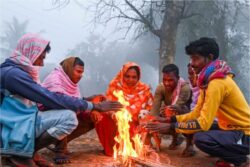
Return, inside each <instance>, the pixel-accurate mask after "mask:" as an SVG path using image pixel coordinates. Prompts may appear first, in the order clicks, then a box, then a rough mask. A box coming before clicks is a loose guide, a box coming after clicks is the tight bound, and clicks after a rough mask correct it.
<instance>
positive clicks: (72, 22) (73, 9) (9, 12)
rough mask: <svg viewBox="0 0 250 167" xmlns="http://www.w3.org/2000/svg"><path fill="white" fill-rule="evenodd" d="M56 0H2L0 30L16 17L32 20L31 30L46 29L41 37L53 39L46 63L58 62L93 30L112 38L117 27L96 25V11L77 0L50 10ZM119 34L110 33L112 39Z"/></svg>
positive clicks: (22, 19) (21, 19) (30, 23)
mask: <svg viewBox="0 0 250 167" xmlns="http://www.w3.org/2000/svg"><path fill="white" fill-rule="evenodd" d="M94 1H95V0H92V1H89V0H88V1H87V0H83V1H81V3H82V4H84V5H85V6H88V5H89V3H90V2H94ZM52 2H53V0H0V33H3V32H4V29H5V27H4V22H5V21H7V22H9V21H12V18H13V17H14V16H15V17H16V18H17V19H18V20H19V21H21V22H23V21H25V20H29V25H28V28H27V29H28V32H32V33H36V32H39V31H41V30H42V31H44V33H42V34H41V36H43V37H45V38H46V39H48V40H50V41H51V47H52V50H51V53H50V54H49V56H48V58H47V59H46V61H47V62H56V61H58V58H59V59H60V57H62V56H63V57H64V56H65V54H66V51H67V50H68V49H70V48H73V47H74V46H75V45H76V44H78V43H79V42H81V41H86V37H87V36H88V35H89V34H90V33H95V34H101V35H102V36H104V37H108V36H109V37H110V35H111V34H112V33H113V30H114V28H112V27H114V26H112V24H111V25H109V26H108V27H107V28H105V27H103V26H102V25H97V27H94V28H93V24H92V25H90V24H89V23H90V19H92V16H93V14H92V13H90V12H88V11H86V10H83V9H82V8H81V7H80V6H78V5H77V4H76V3H75V1H74V0H71V2H70V3H69V5H67V6H66V7H64V8H62V9H54V10H48V9H51V8H52V7H53V6H52ZM117 35H119V34H118V33H116V35H111V37H112V38H109V40H115V39H118V38H120V37H117Z"/></svg>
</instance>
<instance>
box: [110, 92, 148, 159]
mask: <svg viewBox="0 0 250 167" xmlns="http://www.w3.org/2000/svg"><path fill="white" fill-rule="evenodd" d="M114 95H115V96H116V97H117V98H118V101H119V102H120V103H121V104H123V105H124V106H125V107H126V106H128V105H129V102H127V101H126V100H125V98H124V95H123V92H122V91H118V92H117V91H115V92H114ZM125 107H124V108H123V109H122V110H120V111H117V112H116V113H115V118H116V121H117V127H118V133H119V135H117V136H116V137H115V141H116V144H115V146H114V147H113V150H114V159H117V157H118V156H119V157H121V158H122V162H123V163H127V161H128V159H129V157H142V156H143V155H144V150H143V142H142V141H141V136H140V134H136V135H135V136H134V137H133V142H134V143H133V144H134V147H133V144H132V142H131V140H130V134H129V128H130V126H129V122H130V121H132V115H131V114H130V113H129V111H128V110H126V108H125Z"/></svg>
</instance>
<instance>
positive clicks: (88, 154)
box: [41, 130, 217, 167]
mask: <svg viewBox="0 0 250 167" xmlns="http://www.w3.org/2000/svg"><path fill="white" fill-rule="evenodd" d="M169 143H170V138H169V139H164V140H163V142H162V147H161V148H162V151H161V153H160V154H159V158H160V159H159V160H160V163H161V164H163V166H168V164H171V166H175V167H201V166H202V167H212V166H215V161H216V160H217V159H216V158H213V157H210V156H208V155H206V154H205V153H202V152H200V151H198V149H196V151H197V153H196V155H195V156H194V157H191V158H183V157H181V156H180V154H181V152H182V150H183V149H184V146H185V142H184V143H183V144H182V145H181V146H180V148H179V149H177V150H174V151H172V150H168V149H167V146H168V145H169ZM69 150H70V152H72V153H71V154H70V156H71V163H70V164H66V165H57V167H60V166H61V167H66V166H67V167H116V166H120V165H119V164H118V163H117V162H115V161H114V159H113V158H112V157H107V156H105V155H104V154H103V148H102V146H101V145H100V143H99V141H98V138H97V135H96V132H95V131H94V130H92V131H90V132H89V133H87V134H85V135H83V136H81V137H80V138H78V139H75V140H74V141H72V142H71V143H70V144H69ZM41 154H42V155H44V156H45V157H46V158H48V159H49V160H50V161H52V158H53V156H54V153H52V152H51V151H49V150H48V149H43V150H41ZM155 159H156V158H153V160H152V161H155ZM135 166H136V167H138V166H141V165H135Z"/></svg>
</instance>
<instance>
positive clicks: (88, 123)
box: [39, 57, 105, 164]
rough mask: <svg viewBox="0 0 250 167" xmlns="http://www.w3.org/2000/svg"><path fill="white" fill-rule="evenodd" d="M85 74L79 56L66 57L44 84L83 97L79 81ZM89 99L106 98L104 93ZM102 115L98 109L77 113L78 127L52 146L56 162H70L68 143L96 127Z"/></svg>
mask: <svg viewBox="0 0 250 167" xmlns="http://www.w3.org/2000/svg"><path fill="white" fill-rule="evenodd" d="M83 74H84V62H83V61H82V60H81V59H80V58H79V57H68V58H66V59H64V60H63V61H62V62H61V63H60V66H58V67H56V68H55V69H54V70H53V71H51V72H50V73H49V75H48V76H47V77H46V78H45V79H44V81H43V83H42V86H43V87H44V88H46V89H48V90H50V91H52V92H56V93H59V94H65V95H68V96H73V97H77V98H82V96H81V92H80V89H79V81H80V80H81V78H82V76H83ZM84 99H85V100H87V101H95V102H100V101H103V100H104V99H105V97H104V96H102V95H93V96H91V97H88V98H84ZM39 109H40V110H43V111H47V110H48V108H47V107H46V106H44V105H39ZM101 117H102V115H101V114H100V113H99V112H97V111H92V112H91V114H90V113H79V114H77V119H78V126H77V128H76V129H75V130H74V131H73V132H72V133H71V134H70V135H68V136H67V137H65V138H64V139H63V140H61V141H59V142H57V143H56V144H55V148H50V147H49V149H51V150H53V151H54V152H55V154H56V155H55V158H54V161H55V163H56V164H64V163H68V162H70V157H69V156H68V155H67V151H68V150H67V144H68V142H70V141H71V140H73V139H75V138H77V137H79V136H81V135H82V134H84V133H87V132H88V131H90V130H92V129H94V123H95V122H96V121H98V120H100V119H101Z"/></svg>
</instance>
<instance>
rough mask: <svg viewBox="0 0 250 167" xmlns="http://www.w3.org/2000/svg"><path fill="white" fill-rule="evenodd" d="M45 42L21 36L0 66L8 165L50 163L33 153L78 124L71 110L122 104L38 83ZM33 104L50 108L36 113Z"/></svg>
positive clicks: (2, 148)
mask: <svg viewBox="0 0 250 167" xmlns="http://www.w3.org/2000/svg"><path fill="white" fill-rule="evenodd" d="M49 50H50V46H49V41H47V40H44V39H42V38H41V37H39V36H38V35H35V34H26V35H24V36H23V37H22V38H21V39H20V40H19V41H18V44H17V47H16V49H15V50H14V52H13V53H12V55H11V56H10V58H8V59H6V61H5V62H4V63H3V64H1V66H0V82H1V84H0V91H1V96H0V97H1V105H0V114H1V117H0V127H1V131H0V155H1V157H3V156H7V157H8V160H9V162H10V163H11V166H13V165H14V166H22V167H37V165H39V166H51V164H49V163H41V161H38V160H37V159H36V158H35V157H33V155H34V153H35V152H36V151H38V150H39V149H41V148H44V147H46V146H48V145H50V144H52V143H54V142H57V141H58V140H61V139H63V138H64V137H65V136H67V135H68V134H70V133H71V132H72V131H73V130H74V129H75V128H76V127H77V124H78V121H77V118H76V114H75V112H78V111H80V112H91V111H92V110H99V111H110V110H119V109H120V108H121V107H123V106H122V105H121V104H118V103H117V102H102V103H98V104H93V103H91V102H87V101H86V100H83V99H81V98H76V97H72V96H67V95H64V94H57V93H54V92H51V91H49V90H47V89H45V88H43V87H42V86H41V85H40V84H39V67H38V66H43V65H44V64H43V60H44V59H45V57H46V53H47V52H48V51H49ZM35 103H41V104H43V105H45V106H46V107H47V108H51V109H54V111H48V112H39V111H38V109H37V107H36V105H35Z"/></svg>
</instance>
